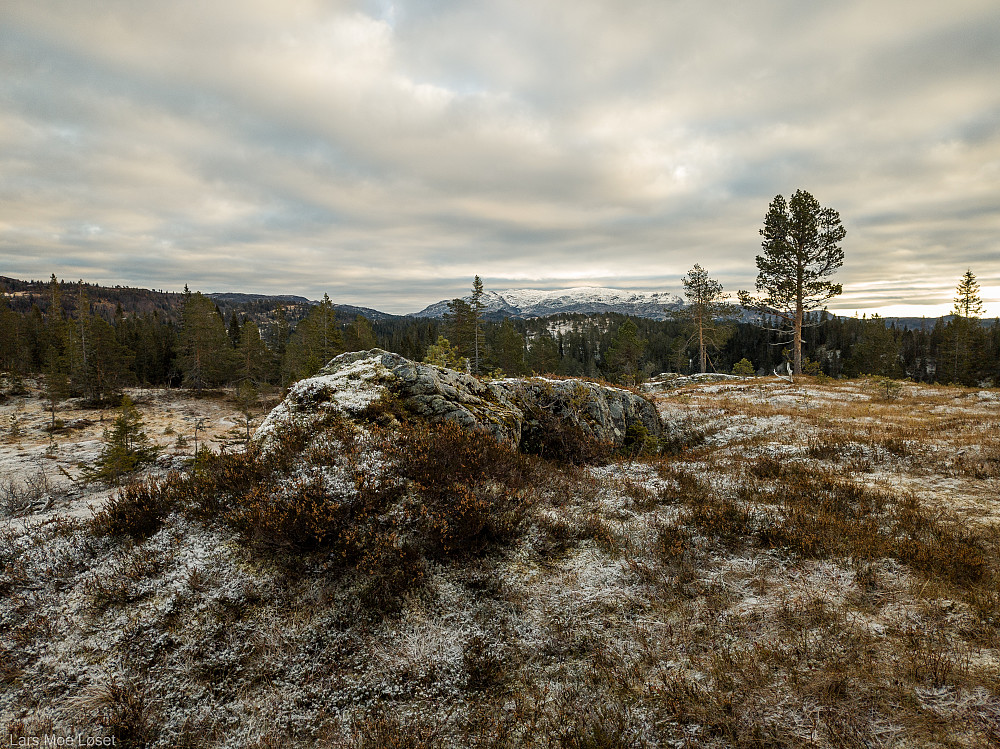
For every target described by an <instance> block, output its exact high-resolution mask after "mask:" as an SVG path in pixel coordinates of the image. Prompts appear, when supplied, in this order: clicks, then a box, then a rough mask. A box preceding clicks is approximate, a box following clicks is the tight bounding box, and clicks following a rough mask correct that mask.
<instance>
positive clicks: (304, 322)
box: [0, 278, 1000, 403]
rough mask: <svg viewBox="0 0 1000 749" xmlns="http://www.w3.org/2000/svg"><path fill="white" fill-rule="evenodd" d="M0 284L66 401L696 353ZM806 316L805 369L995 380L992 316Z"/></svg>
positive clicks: (641, 334) (719, 367)
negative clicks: (338, 360)
mask: <svg viewBox="0 0 1000 749" xmlns="http://www.w3.org/2000/svg"><path fill="white" fill-rule="evenodd" d="M0 284H2V285H0V290H2V291H0V369H2V370H3V371H5V372H10V373H11V374H12V378H13V381H14V382H15V383H16V381H17V379H18V378H20V377H25V376H35V375H42V376H44V380H45V382H46V383H47V388H48V390H49V391H50V393H49V394H50V396H51V397H52V398H56V399H60V398H62V397H66V396H69V395H76V396H85V397H86V398H88V399H89V400H91V401H93V402H95V403H103V402H106V401H108V400H109V399H114V398H117V394H118V392H119V391H120V389H121V388H122V387H124V386H127V385H132V384H148V385H173V386H180V385H186V386H190V387H196V388H204V387H217V386H223V385H235V384H240V383H243V382H249V383H251V384H252V385H253V386H254V387H256V388H266V387H287V386H288V385H289V384H290V383H292V382H294V381H295V380H298V379H300V378H302V377H306V376H309V375H311V374H314V373H315V372H316V371H318V369H319V368H320V367H321V366H323V364H325V363H326V362H327V361H328V360H329V359H331V358H332V357H334V356H336V355H337V354H339V353H342V352H344V351H355V350H364V349H368V348H372V347H375V346H378V347H380V348H384V349H387V350H389V351H393V352H396V353H399V354H401V355H403V356H406V357H408V358H412V359H417V360H420V359H424V358H428V357H429V358H430V360H431V361H435V362H437V363H445V364H451V365H452V366H464V364H463V363H462V360H463V358H465V359H468V360H470V361H471V360H473V358H474V357H476V356H477V354H478V359H476V363H477V364H478V370H479V372H480V374H492V375H497V376H498V375H500V374H508V375H519V374H524V373H529V372H538V373H545V372H548V373H556V374H562V375H583V376H588V377H600V378H604V379H608V380H612V381H618V382H625V383H636V382H639V381H641V380H642V379H644V378H646V377H648V376H649V375H651V374H654V373H659V372H670V371H674V372H685V373H686V372H691V371H694V370H695V369H696V368H697V366H698V347H697V345H696V342H695V341H693V339H692V337H691V331H690V326H689V323H688V322H686V321H685V320H683V319H676V320H666V321H657V320H650V319H644V318H630V317H626V316H624V315H618V314H602V315H561V316H552V317H547V318H538V319H531V320H514V319H507V320H504V321H502V322H497V321H488V320H479V321H476V324H475V325H473V326H472V327H470V325H469V322H470V321H469V319H468V318H467V317H463V315H464V313H462V310H461V309H459V308H456V309H458V312H457V313H456V314H452V315H450V316H448V317H446V319H445V320H443V321H439V320H430V319H425V318H404V317H393V316H388V315H383V316H382V317H381V319H374V320H370V319H368V318H366V317H364V316H361V315H357V314H353V315H352V314H346V313H345V312H344V310H343V309H341V310H338V309H337V308H336V306H335V305H334V304H333V302H332V301H331V300H330V299H329V297H324V299H323V301H322V302H320V303H318V304H312V303H307V302H306V301H305V300H301V301H300V300H297V299H289V300H281V299H277V298H260V297H257V298H251V299H249V301H245V302H236V301H234V300H232V299H227V300H224V305H223V306H222V307H220V305H219V304H217V303H216V302H215V301H214V300H212V299H211V298H209V297H208V296H205V295H203V294H200V293H198V292H185V293H182V294H177V293H170V292H163V291H151V290H146V289H132V288H123V287H115V288H107V287H97V286H93V285H90V284H85V283H82V282H80V283H73V284H66V283H60V282H58V281H57V280H56V279H55V278H53V279H51V280H50V281H49V282H48V283H41V282H37V281H36V282H23V281H14V280H11V279H2V280H0ZM459 307H461V305H459ZM813 322H814V323H815V324H814V325H811V326H807V327H805V328H804V340H803V352H804V356H805V357H806V359H805V361H806V369H807V372H810V373H812V374H821V373H822V374H825V375H828V376H832V377H840V376H858V375H862V374H873V375H881V376H886V377H893V378H912V379H914V380H917V381H923V382H941V383H951V382H954V383H961V384H967V385H971V384H977V383H979V382H998V381H1000V325H998V324H997V322H996V321H986V322H982V321H979V320H976V319H975V318H969V317H961V316H958V317H949V318H943V319H940V320H938V321H936V322H935V324H933V325H932V326H930V325H923V324H921V325H918V326H914V327H912V328H911V327H909V326H896V325H894V324H889V325H887V324H886V322H885V321H884V320H882V319H880V318H877V317H876V318H871V319H857V318H841V317H834V316H830V315H827V314H825V313H820V314H819V315H818V316H816V317H815V318H814V320H813ZM477 330H478V334H477V333H476V331H477ZM781 341H782V338H781V337H780V335H778V334H775V333H773V332H769V331H768V330H767V329H766V327H761V326H757V325H753V324H750V323H747V322H734V323H730V324H729V325H728V329H727V331H726V334H725V335H724V336H723V342H722V343H720V345H719V346H718V347H717V348H716V349H715V350H713V351H711V352H710V353H709V356H708V358H709V365H710V366H709V369H710V370H715V371H719V372H730V371H732V370H733V367H734V366H735V365H736V364H737V363H738V362H740V361H741V360H743V359H746V360H747V361H748V362H750V363H751V367H752V369H753V370H756V371H758V372H770V371H771V370H772V369H773V368H774V367H775V366H778V365H781V364H783V363H784V362H785V361H786V359H787V356H788V352H787V347H786V346H784V345H783V344H782V342H781ZM442 346H443V348H442ZM432 347H433V348H432ZM744 368H745V366H744Z"/></svg>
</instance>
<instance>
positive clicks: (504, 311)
mask: <svg viewBox="0 0 1000 749" xmlns="http://www.w3.org/2000/svg"><path fill="white" fill-rule="evenodd" d="M465 299H466V301H470V299H471V297H466V298H465ZM450 301H451V300H450V299H443V300H441V301H440V302H436V303H435V304H431V305H429V306H428V307H425V308H424V309H422V310H420V311H419V312H415V313H413V314H412V317H432V318H441V317H444V315H445V313H446V312H447V311H448V303H449V302H450ZM482 302H483V304H484V306H485V314H484V317H486V318H488V319H500V318H503V317H519V318H529V317H546V316H548V315H556V314H574V313H576V314H581V315H590V314H600V313H606V312H618V313H621V314H623V315H633V316H635V317H648V318H651V319H654V320H664V319H666V317H667V313H668V311H669V310H674V309H677V308H679V307H681V306H683V300H682V299H681V298H680V297H679V296H677V295H676V294H669V293H659V292H655V293H647V292H639V291H628V290H625V289H607V288H601V287H594V286H578V287H575V288H571V289H552V290H539V289H500V290H498V291H487V292H484V293H483V297H482Z"/></svg>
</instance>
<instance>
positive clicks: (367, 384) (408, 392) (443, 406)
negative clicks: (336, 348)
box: [257, 349, 663, 447]
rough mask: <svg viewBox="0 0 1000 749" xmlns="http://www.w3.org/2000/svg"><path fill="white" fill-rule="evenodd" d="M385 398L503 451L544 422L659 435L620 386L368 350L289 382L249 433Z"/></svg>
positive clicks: (597, 437)
mask: <svg viewBox="0 0 1000 749" xmlns="http://www.w3.org/2000/svg"><path fill="white" fill-rule="evenodd" d="M390 400H395V401H397V402H398V403H399V405H401V406H402V408H404V409H405V410H406V411H408V412H409V413H411V414H414V415H416V416H419V417H422V418H424V419H426V420H427V421H430V422H442V421H450V422H454V423H456V424H459V425H460V426H462V427H464V428H466V429H469V430H482V431H485V432H488V433H489V434H491V435H492V436H493V437H495V438H496V439H497V440H498V441H500V442H503V443H505V444H508V445H510V446H511V447H522V445H523V444H524V443H525V442H532V441H534V440H536V438H537V437H538V435H537V431H538V430H539V429H541V428H543V427H542V422H545V428H551V425H552V418H551V417H555V419H556V420H558V421H559V422H560V423H563V424H565V425H567V426H568V427H570V428H572V429H574V430H578V431H580V432H582V433H583V434H584V435H585V436H586V437H588V438H590V439H593V440H594V441H595V442H602V443H608V444H613V445H621V444H622V443H623V441H624V440H625V437H626V432H627V431H628V429H629V427H630V426H633V425H636V426H642V427H643V428H644V429H645V432H646V434H648V435H649V436H650V437H654V438H656V437H659V436H660V435H661V434H662V432H663V423H662V421H661V420H660V416H659V414H658V413H657V411H656V408H655V406H654V405H653V404H652V403H651V402H650V401H649V400H647V399H646V398H644V397H643V396H641V395H638V394H636V393H633V392H631V391H629V390H624V389H622V388H616V387H610V386H607V385H601V384H598V383H594V382H587V381H583V380H557V379H547V378H541V377H534V378H528V379H506V380H498V381H494V382H482V381H480V380H477V379H476V378H475V377H472V376H471V375H467V374H464V373H462V372H456V371H454V370H450V369H445V368H442V367H437V366H434V365H431V364H423V363H421V362H415V361H411V360H409V359H406V358H405V357H402V356H400V355H398V354H393V353H390V352H388V351H383V350H382V349H372V350H370V351H359V352H354V353H349V354H342V355H341V356H338V357H337V358H335V359H333V360H332V361H330V363H329V364H327V365H326V366H325V367H324V368H323V369H322V370H321V371H320V372H319V374H317V375H316V376H315V377H310V378H308V379H306V380H301V381H300V382H297V383H296V384H295V385H294V386H293V387H292V388H291V389H290V390H289V392H288V396H287V397H286V398H285V400H284V401H283V402H282V403H281V404H280V405H278V406H277V407H276V408H275V409H274V410H273V411H271V413H270V414H269V415H268V416H267V418H266V419H265V421H264V423H263V424H262V425H261V426H260V428H259V429H258V430H257V436H258V438H266V436H267V435H269V434H270V433H271V432H272V431H273V430H274V429H275V428H277V427H278V426H279V425H281V424H284V423H289V422H292V423H295V422H303V421H305V422H308V421H311V420H315V419H318V418H321V417H322V416H323V415H325V414H328V413H330V412H338V413H340V414H342V415H344V416H346V417H348V418H350V419H358V418H359V417H365V416H366V415H368V416H370V415H371V411H372V408H373V406H375V405H376V404H377V403H379V402H387V401H390ZM542 417H544V418H542Z"/></svg>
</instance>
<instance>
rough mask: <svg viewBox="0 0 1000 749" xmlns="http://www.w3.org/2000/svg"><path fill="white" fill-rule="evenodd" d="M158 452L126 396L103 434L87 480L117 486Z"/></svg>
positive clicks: (137, 411)
mask: <svg viewBox="0 0 1000 749" xmlns="http://www.w3.org/2000/svg"><path fill="white" fill-rule="evenodd" d="M158 452H159V448H157V447H156V446H154V445H151V444H150V442H149V437H147V436H146V432H145V431H144V430H143V422H142V416H141V415H140V414H139V410H138V409H137V408H136V407H135V404H134V403H133V402H132V400H131V398H129V397H128V396H127V395H126V396H124V397H123V398H122V405H121V409H120V410H119V412H118V416H117V418H115V421H114V423H113V424H112V426H111V429H110V430H107V429H106V430H105V431H104V445H103V446H102V447H101V452H100V454H99V455H98V456H97V459H96V460H95V461H94V464H93V465H92V466H90V467H89V468H88V469H87V470H86V471H85V476H86V477H87V478H88V479H91V480H97V481H103V482H105V483H107V484H115V485H117V484H118V483H119V482H120V481H121V479H122V477H123V476H125V475H126V474H129V473H131V472H132V471H134V470H136V469H137V468H138V467H139V466H141V465H142V464H144V463H151V462H152V461H153V460H154V459H155V458H156V454H157V453H158Z"/></svg>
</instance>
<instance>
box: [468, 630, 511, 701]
mask: <svg viewBox="0 0 1000 749" xmlns="http://www.w3.org/2000/svg"><path fill="white" fill-rule="evenodd" d="M462 666H463V668H464V670H465V686H466V688H467V689H469V690H470V691H484V690H487V689H493V688H495V687H498V686H501V685H502V684H503V683H504V682H505V680H506V670H507V664H506V662H505V659H504V657H503V650H502V649H501V648H500V647H498V645H497V643H490V642H489V641H488V640H487V639H486V637H485V636H483V635H481V634H475V635H473V636H472V637H470V638H469V639H468V640H467V641H466V643H465V646H464V647H463V648H462Z"/></svg>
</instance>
